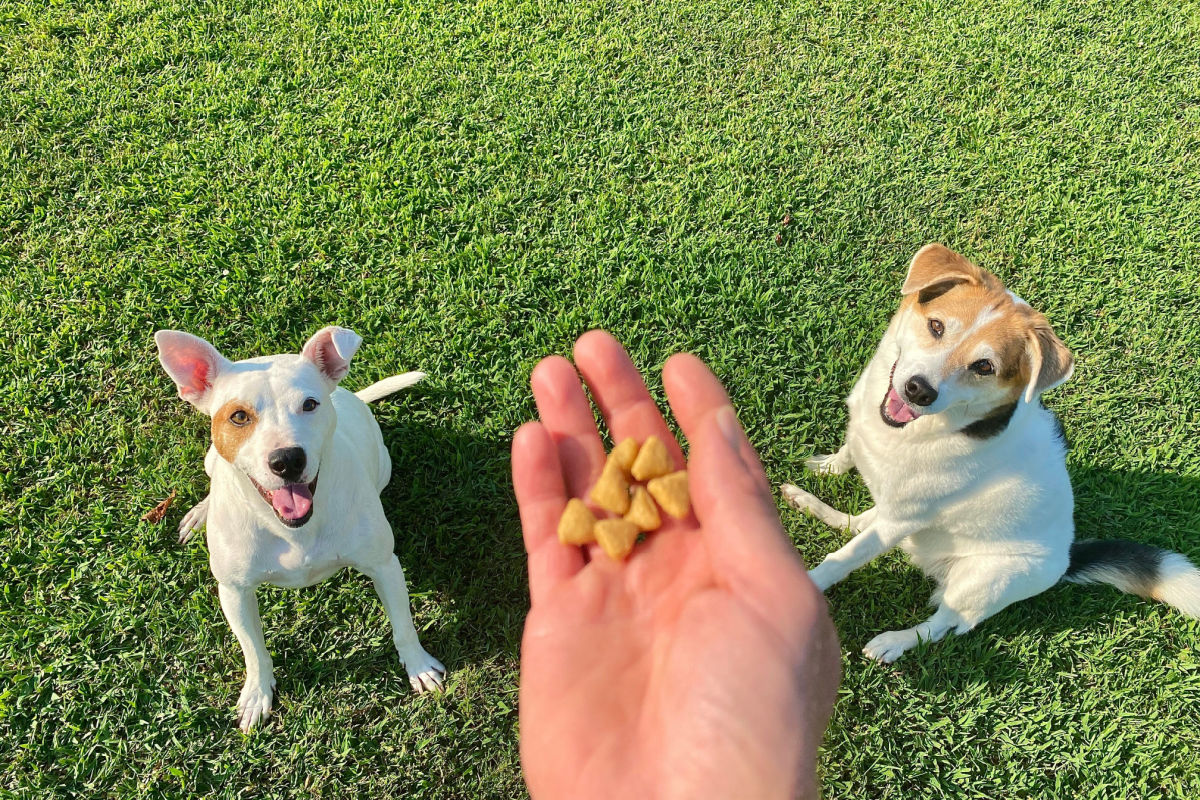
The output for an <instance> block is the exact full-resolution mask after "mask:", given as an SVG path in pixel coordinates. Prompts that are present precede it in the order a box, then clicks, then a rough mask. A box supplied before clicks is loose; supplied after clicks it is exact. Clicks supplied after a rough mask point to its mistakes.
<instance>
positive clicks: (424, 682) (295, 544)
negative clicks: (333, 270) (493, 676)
mask: <svg viewBox="0 0 1200 800" xmlns="http://www.w3.org/2000/svg"><path fill="white" fill-rule="evenodd" d="M156 339H157V341H158V343H159V351H160V358H161V359H162V361H163V364H164V366H165V367H166V369H167V372H168V373H169V374H170V375H171V377H172V378H173V379H174V380H175V381H176V384H177V385H178V386H179V388H180V394H181V396H183V397H184V398H185V399H188V400H189V401H190V402H192V403H194V404H195V405H196V406H197V408H200V409H201V410H204V411H205V412H206V413H208V414H210V415H211V414H213V413H215V412H216V410H218V409H220V408H221V407H222V406H223V404H224V403H226V402H227V401H229V400H233V399H236V400H240V401H242V402H243V403H247V404H250V405H252V406H253V408H254V409H255V411H256V412H257V414H258V422H257V423H256V424H255V428H254V430H253V433H252V434H251V435H250V437H249V439H248V440H247V441H246V442H245V444H243V445H242V447H241V448H240V449H239V450H238V453H237V457H236V458H235V459H234V462H233V463H231V462H229V461H226V460H225V459H224V458H222V457H221V455H220V454H219V453H218V452H217V450H216V448H215V447H214V446H210V447H209V450H208V453H207V455H206V456H205V459H204V468H205V472H207V473H208V475H209V477H210V478H211V479H212V484H211V490H210V493H209V495H208V496H207V497H205V498H204V499H203V500H202V501H200V503H198V504H197V505H196V506H195V507H194V508H192V509H191V510H190V511H189V512H188V513H187V514H186V515H185V516H184V519H183V522H182V523H181V524H180V539H181V541H186V540H187V539H188V538H189V537H190V536H191V534H192V533H193V532H194V531H196V530H198V529H199V528H200V527H201V526H204V525H205V524H206V523H207V529H208V530H207V534H208V547H209V565H210V567H211V568H212V573H213V576H214V577H215V578H216V579H217V581H218V584H219V585H218V589H219V592H218V593H219V596H220V601H221V609H222V610H223V611H224V613H225V617H226V619H227V620H228V621H229V626H230V627H231V628H232V629H233V632H234V635H235V636H236V637H237V639H238V643H239V644H240V645H241V648H242V652H243V654H244V655H245V658H246V673H247V674H246V684H245V686H244V687H243V689H242V692H241V696H240V697H239V699H238V717H239V726H240V727H241V728H242V730H244V731H248V730H250V729H251V728H253V727H254V726H255V725H257V724H258V723H259V722H260V721H261V720H262V719H264V718H265V717H266V716H267V715H269V714H270V712H271V707H272V689H273V688H274V686H275V678H274V674H273V670H272V663H271V656H270V654H269V653H268V652H267V649H266V645H265V643H264V639H263V631H262V623H261V621H260V619H259V615H258V603H257V600H256V599H255V590H256V588H257V587H258V586H259V585H260V584H263V583H269V584H273V585H275V586H286V587H293V588H299V587H303V586H310V585H312V584H314V583H318V582H320V581H323V580H325V579H326V578H328V577H330V576H331V575H333V574H334V573H336V572H338V571H340V570H341V569H342V568H344V567H354V568H355V569H357V570H359V571H360V572H362V573H364V574H365V575H367V576H368V577H370V578H371V579H372V580H373V581H374V583H375V589H376V591H377V592H378V593H379V597H380V599H381V600H382V601H383V605H384V608H385V610H386V611H387V615H388V618H389V620H390V621H391V624H392V639H393V642H394V643H395V646H396V650H397V652H398V653H399V655H400V659H401V660H402V661H403V662H404V666H405V668H406V669H407V671H408V676H409V681H410V683H411V684H412V687H413V688H414V689H415V690H416V691H418V692H420V691H425V690H428V689H435V688H441V686H442V682H443V676H444V674H445V671H446V669H445V667H443V666H442V664H441V663H440V662H439V661H438V660H437V659H436V658H434V657H433V656H431V655H430V654H429V653H427V652H425V649H424V648H423V647H422V646H421V643H420V641H419V640H418V638H417V632H416V630H415V628H414V627H413V622H412V617H411V614H410V612H409V601H408V589H407V587H406V586H405V580H404V572H403V570H402V569H401V567H400V562H399V561H398V560H397V558H396V556H395V554H394V553H393V547H394V545H395V542H394V539H393V536H392V529H391V526H390V525H389V524H388V521H387V518H386V517H385V516H384V513H383V506H382V504H381V503H380V501H379V493H380V491H381V490H382V489H383V488H384V486H386V485H387V483H388V480H389V478H390V476H391V459H390V457H389V455H388V451H387V448H386V447H385V446H384V442H383V436H382V435H381V433H380V431H379V425H378V424H377V423H376V422H375V418H374V417H373V416H372V414H371V412H370V410H369V409H368V408H367V406H366V403H365V402H363V398H362V397H359V396H355V395H354V394H352V393H351V392H349V391H347V390H345V389H342V388H340V387H338V386H337V381H338V380H340V379H341V377H342V376H343V375H345V373H346V370H347V369H348V366H349V361H350V358H351V357H352V356H353V353H354V350H356V349H357V347H358V344H359V342H360V341H361V339H359V338H358V336H357V334H355V333H354V332H353V331H349V330H347V329H345V328H325V329H323V330H322V331H320V332H318V333H317V334H316V335H314V336H313V338H312V339H310V340H309V343H308V344H307V345H305V350H304V355H278V356H269V357H262V358H252V359H248V360H246V361H238V362H236V363H231V362H229V361H228V360H226V359H225V358H223V357H222V356H220V354H219V353H217V352H216V350H215V349H213V348H212V347H211V345H208V343H207V342H204V341H203V340H202V339H197V338H196V337H192V336H189V335H188V334H181V333H179V332H175V331H160V332H159V334H158V335H157V336H156ZM209 351H211V352H209ZM421 377H424V376H423V375H422V374H421V373H408V374H406V375H397V376H394V377H392V378H388V379H385V380H383V381H380V382H379V383H377V384H375V385H373V386H371V387H368V388H367V389H364V390H362V391H361V392H360V393H359V394H360V395H365V397H366V398H367V399H377V398H380V397H383V396H385V395H387V394H390V393H391V392H392V391H396V390H397V389H400V388H403V387H404V386H409V385H411V384H413V383H416V382H417V381H418V380H420V378H421ZM308 398H312V399H315V400H317V401H318V402H319V406H317V408H316V409H315V410H313V411H310V412H305V411H304V410H303V408H302V407H303V404H304V401H305V400H306V399H308ZM279 447H303V448H304V450H305V452H306V454H307V463H308V466H307V467H306V469H305V473H304V476H303V477H302V478H301V481H299V482H305V483H307V482H311V481H312V480H313V479H318V482H317V487H316V491H315V492H314V494H313V505H312V516H311V518H310V519H309V520H308V522H307V523H305V524H304V525H302V526H300V527H295V528H293V527H288V526H286V525H284V524H283V523H282V522H281V521H280V519H279V518H278V517H277V516H276V514H275V512H274V510H273V509H272V507H271V505H270V504H269V503H268V502H267V501H266V500H264V498H263V497H262V496H261V495H260V494H259V492H258V490H257V489H255V487H254V486H253V484H252V483H251V482H250V480H249V478H248V476H253V477H254V479H255V480H257V481H258V482H259V483H260V484H262V485H263V486H264V487H265V488H267V489H275V488H277V487H279V486H281V485H283V482H282V480H281V479H280V478H278V477H277V476H276V475H274V474H273V473H272V472H271V470H270V469H269V467H268V465H267V461H266V459H267V454H268V453H270V452H271V451H272V450H273V449H275V448H279Z"/></svg>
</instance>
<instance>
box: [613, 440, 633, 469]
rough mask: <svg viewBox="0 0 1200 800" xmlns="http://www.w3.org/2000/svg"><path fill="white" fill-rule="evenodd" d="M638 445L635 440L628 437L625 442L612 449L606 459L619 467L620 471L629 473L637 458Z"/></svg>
mask: <svg viewBox="0 0 1200 800" xmlns="http://www.w3.org/2000/svg"><path fill="white" fill-rule="evenodd" d="M637 454H638V443H637V439H634V438H633V437H632V436H630V437H629V438H628V439H626V440H625V441H623V442H621V443H620V444H619V445H617V446H616V447H614V448H613V449H612V452H611V453H609V454H608V457H609V458H611V459H612V460H613V461H616V462H617V463H618V464H620V465H621V469H623V470H625V471H626V472H630V471H631V470H632V469H633V460H634V459H635V458H637Z"/></svg>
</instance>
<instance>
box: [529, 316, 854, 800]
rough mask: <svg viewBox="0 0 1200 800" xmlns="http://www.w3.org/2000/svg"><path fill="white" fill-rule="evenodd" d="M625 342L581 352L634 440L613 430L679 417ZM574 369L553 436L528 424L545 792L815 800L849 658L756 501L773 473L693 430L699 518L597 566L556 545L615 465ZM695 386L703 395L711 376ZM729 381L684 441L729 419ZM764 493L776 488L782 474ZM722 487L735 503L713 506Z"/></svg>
mask: <svg viewBox="0 0 1200 800" xmlns="http://www.w3.org/2000/svg"><path fill="white" fill-rule="evenodd" d="M590 336H600V335H597V334H592V335H590ZM585 339H586V337H585ZM610 342H611V344H612V345H615V342H612V340H611V339H607V340H600V341H598V342H593V345H594V347H595V349H596V350H597V351H598V352H597V353H589V352H588V348H585V347H583V345H584V340H581V343H580V347H579V348H577V358H578V359H579V361H580V365H581V368H582V369H583V370H584V372H585V375H587V374H588V373H589V372H592V373H607V377H608V378H609V382H608V384H607V389H604V388H601V387H600V386H599V385H598V384H599V383H600V380H599V377H603V376H599V377H597V379H593V376H592V375H588V377H589V383H590V384H592V388H593V392H594V394H595V395H596V397H597V402H598V403H599V404H600V405H601V407H602V410H605V412H606V413H605V416H606V417H607V418H608V419H609V421H610V425H614V423H615V425H614V427H618V426H619V427H622V428H624V430H621V431H617V430H614V434H616V435H617V436H624V435H635V436H638V437H639V438H644V436H645V435H648V434H649V433H658V434H659V435H660V436H661V435H663V433H665V432H666V427H665V423H663V421H662V418H661V416H659V415H658V413H657V410H656V409H654V407H653V403H652V402H650V403H647V402H646V401H648V400H649V396H648V394H644V393H645V387H644V385H643V384H642V383H641V380H640V377H636V387H632V388H633V389H634V391H628V390H629V389H630V388H631V387H630V386H629V378H630V372H631V371H632V370H633V367H632V364H628V359H627V358H625V359H624V362H625V363H622V362H621V358H620V356H623V355H624V353H623V351H621V350H620V348H619V346H616V347H615V350H614V349H613V346H610V344H609V343H610ZM581 351H582V352H581ZM589 356H590V357H589ZM563 364H566V362H565V361H561V360H559V361H557V362H554V361H551V362H550V363H549V364H548V365H547V366H546V368H545V369H543V367H539V370H541V372H540V374H539V373H535V377H534V388H535V394H536V395H537V396H538V405H539V410H540V411H541V414H542V417H543V420H544V423H545V428H546V429H547V430H536V431H534V430H530V431H529V432H526V431H525V429H523V430H522V432H521V433H519V434H518V437H517V441H514V476H515V479H516V483H517V492H518V499H520V500H521V504H522V519H523V522H524V524H525V527H526V540H527V545H529V550H530V581H531V593H532V595H533V607H532V609H531V611H530V614H529V617H528V619H527V621H526V627H525V636H524V640H523V644H522V670H521V749H522V759H523V761H524V765H525V771H526V778H527V781H528V783H529V787H530V791H531V792H532V793H533V794H534V796H535V797H569V798H586V797H593V796H594V797H601V796H604V797H612V796H623V797H638V798H642V797H647V798H648V797H656V796H659V797H668V796H673V797H721V796H725V797H735V796H741V797H751V796H752V797H771V796H776V795H778V796H796V795H797V794H808V793H810V792H811V791H813V787H812V786H811V780H810V779H811V773H812V766H811V760H812V751H815V746H816V743H817V742H819V739H820V734H821V732H822V731H823V728H824V724H825V722H826V721H827V719H828V711H829V705H830V702H829V701H827V699H826V697H825V695H828V696H829V700H830V701H831V696H832V689H833V688H834V687H835V686H836V680H837V666H836V649H831V648H830V647H829V641H830V639H831V638H832V637H831V636H830V635H829V631H828V630H824V631H821V633H822V634H823V635H822V636H817V637H815V639H814V636H813V631H814V630H818V629H820V628H821V625H822V624H825V626H826V628H828V624H827V621H825V618H824V610H823V606H822V605H821V603H820V600H819V595H818V594H817V593H816V592H815V590H813V589H812V587H811V585H810V584H808V583H807V577H806V575H805V573H804V569H803V565H802V564H801V563H800V562H799V559H798V558H797V557H796V556H795V553H794V551H793V550H792V548H791V546H790V544H789V543H787V542H786V539H783V537H782V532H781V530H780V529H779V522H778V517H777V515H776V514H775V510H774V506H773V503H771V504H770V506H769V508H763V507H762V506H763V502H762V501H763V498H762V497H761V496H760V497H749V496H744V495H745V493H746V492H747V491H748V489H752V488H755V487H754V484H755V478H760V479H761V478H762V476H761V468H759V467H757V460H756V459H755V460H754V461H753V467H754V469H746V467H748V466H749V465H747V463H746V461H747V454H746V453H745V452H741V453H739V452H738V449H737V448H731V447H730V446H729V442H728V440H729V438H730V437H728V436H724V437H722V436H721V435H720V434H719V433H718V432H717V430H716V428H715V427H713V428H712V435H710V436H707V437H706V436H704V435H703V434H701V433H700V432H699V431H688V434H689V437H690V438H692V439H693V463H692V465H691V472H690V479H691V483H692V485H693V495H694V496H697V495H698V498H697V499H698V505H697V508H696V515H697V516H689V518H688V519H685V520H681V521H674V520H669V521H668V522H667V523H666V524H665V525H664V526H663V528H661V529H660V530H659V531H656V532H654V533H652V534H650V535H649V539H648V540H647V541H646V542H644V543H642V544H639V545H638V547H637V548H636V550H635V552H634V554H633V556H632V557H631V558H630V560H629V561H628V562H627V563H624V564H617V563H614V562H612V561H610V560H609V559H608V558H607V557H606V556H603V555H602V554H599V552H598V551H596V552H592V553H591V555H592V558H591V560H590V561H587V562H585V561H584V558H583V553H582V551H580V550H578V549H576V548H566V547H563V546H561V545H559V544H558V543H557V542H556V541H553V530H552V526H550V525H548V523H550V522H552V521H556V519H557V517H556V513H557V511H561V508H562V503H563V502H565V495H566V493H567V492H568V490H569V491H570V493H571V494H578V495H582V494H583V491H582V488H583V487H585V486H587V485H590V482H591V480H592V479H594V477H595V474H596V472H597V470H598V465H599V464H600V463H602V459H603V450H602V448H601V447H600V445H599V439H598V437H597V436H596V431H595V427H594V424H593V422H592V419H591V414H590V409H587V418H586V423H585V421H584V418H583V416H582V413H583V411H584V408H583V407H586V403H587V401H586V398H584V397H583V396H582V391H581V390H580V389H579V386H578V380H577V378H574V377H573V376H574V370H573V369H571V371H570V376H571V378H572V380H573V381H574V384H575V385H574V389H575V391H576V392H578V396H575V395H574V394H573V393H572V392H570V391H564V387H563V386H562V383H563V379H564V378H566V377H568V376H567V374H566V373H565V372H564V371H563ZM696 364H698V362H696ZM567 366H568V367H569V365H567ZM687 366H688V367H689V368H691V369H693V371H694V366H695V365H693V364H689V365H687ZM704 372H705V373H706V374H708V373H707V370H704ZM632 375H633V376H636V371H633V372H632ZM708 375H709V378H710V379H711V374H708ZM686 377H688V378H689V380H691V381H692V382H693V383H694V381H695V376H694V375H690V374H689V375H687V376H686ZM711 381H712V383H713V384H715V379H711ZM547 384H549V385H547ZM614 384H615V385H616V388H617V389H618V390H620V389H621V388H622V387H624V389H625V390H626V391H625V392H624V394H622V392H621V391H614ZM715 386H716V390H717V392H716V394H713V392H712V391H711V389H712V387H711V386H708V387H705V386H702V387H701V388H704V389H706V390H708V391H702V392H699V393H698V395H697V396H694V397H691V398H690V399H689V398H686V397H684V398H680V399H679V400H678V402H677V399H676V398H675V397H674V396H673V397H672V404H673V406H677V407H676V412H677V415H678V416H679V417H680V420H681V423H683V424H684V426H685V430H687V428H688V427H689V425H688V423H689V422H693V423H694V422H696V421H697V420H696V419H695V418H696V417H697V416H703V415H704V412H705V411H708V412H712V411H714V409H718V408H723V407H727V403H728V401H727V399H725V396H724V393H723V391H721V390H720V387H719V384H715ZM670 389H671V386H670V383H668V391H669V393H671V392H670ZM638 390H640V393H641V394H644V397H643V396H641V394H639V392H638ZM677 393H678V392H676V393H672V394H677ZM684 394H687V393H686V392H684ZM622 397H623V398H624V399H623V400H622ZM564 400H566V401H567V402H565V403H564V402H563V401H564ZM630 400H633V401H634V402H633V403H632V406H633V409H634V410H632V411H630V410H629V407H630V402H629V401H630ZM722 400H723V401H724V402H720V401H722ZM580 401H582V404H583V407H581V406H580ZM622 402H623V403H624V405H625V406H626V410H625V412H624V413H623V411H622V409H621V408H620V407H619V406H620V405H621V404H622ZM706 403H707V406H706V405H705V404H706ZM680 405H682V406H683V407H684V408H679V407H678V406H680ZM606 406H607V408H606ZM685 408H686V409H687V410H686V411H685V410H684V409H685ZM730 413H731V412H730ZM708 416H709V417H711V416H712V414H711V413H709V414H708ZM711 421H712V420H711V419H710V420H709V422H711ZM585 425H586V428H587V430H584V427H585ZM693 427H694V426H693ZM710 427H711V426H710ZM739 433H740V432H739ZM667 435H669V433H668V434H667ZM593 439H594V441H593ZM671 441H672V442H673V438H672V439H671ZM518 442H520V445H521V447H522V448H523V449H524V450H525V453H524V455H523V456H522V455H519V453H518ZM722 442H723V443H725V445H726V449H725V451H724V452H719V447H720V445H721V443H722ZM735 444H736V443H735ZM714 445H715V446H714ZM744 449H746V450H748V443H745V447H744ZM697 453H700V455H699V456H698V457H697ZM706 454H708V455H707V457H706ZM731 454H732V455H731ZM676 457H677V461H678V462H679V463H680V464H681V463H682V455H681V454H679V453H678V452H677V453H676ZM749 457H750V458H753V452H752V451H749ZM552 462H553V463H552ZM551 467H553V469H550V468H551ZM755 469H757V473H758V474H757V476H756V475H754V474H753V473H754V471H755ZM731 470H732V471H739V470H740V472H743V473H750V474H746V475H743V474H738V475H731V474H730V471H731ZM555 473H558V474H555ZM758 484H759V486H758V487H757V488H759V489H761V490H763V491H765V486H766V484H765V479H761V480H759V481H758ZM705 487H708V490H709V491H710V492H711V494H714V495H718V496H719V498H718V500H720V499H721V498H724V500H726V501H729V502H720V501H718V502H716V503H714V502H711V500H706V499H705V494H704V492H705ZM698 488H699V492H698ZM739 492H741V494H739ZM760 493H761V492H760ZM766 499H767V501H768V502H769V500H770V498H769V494H768V495H767V498H766ZM551 508H556V509H557V511H552V510H551ZM701 519H703V520H704V522H701V521H700V520H701ZM714 525H717V526H722V527H724V528H728V527H730V526H731V525H736V526H737V527H738V528H739V529H744V528H747V527H749V528H752V529H762V528H764V527H765V528H766V529H767V530H766V531H765V534H766V536H765V538H764V536H763V534H764V531H762V530H753V531H751V532H750V535H749V536H747V537H746V538H745V540H735V542H734V543H733V544H732V545H731V544H730V541H729V537H727V536H725V535H724V533H725V531H713V530H710V529H709V528H711V527H712V526H714ZM531 529H532V530H531ZM547 529H549V530H547ZM531 532H532V533H533V536H532V537H531ZM742 532H743V531H741V530H739V531H738V534H740V533H742ZM547 533H549V539H550V540H549V541H546V539H547ZM735 535H736V534H735ZM772 535H773V536H774V537H775V538H774V539H771V538H770V537H771V536H772ZM531 538H532V541H531ZM771 542H774V544H773V545H770V546H765V549H762V550H761V552H759V553H758V554H757V558H756V555H755V553H753V552H750V553H747V552H746V551H747V550H748V549H750V548H747V547H746V546H745V545H746V544H747V543H749V544H751V545H753V546H757V547H760V548H762V547H763V546H764V543H766V544H770V543H771ZM739 545H740V546H739ZM739 559H740V562H741V563H736V562H738V561H739ZM731 561H732V562H735V563H730V562H731ZM539 573H544V575H542V574H539ZM536 584H542V585H541V586H538V585H536ZM778 620H783V621H784V622H783V624H780V622H779V621H778ZM814 641H816V643H817V645H818V646H816V647H814ZM831 657H832V659H833V663H832V665H831ZM810 673H815V674H816V679H815V680H813V679H812V678H813V675H811V674H810ZM806 680H807V681H808V683H811V684H815V685H805V683H806ZM814 698H815V701H814ZM814 731H815V733H814ZM781 743H783V746H782V747H781V746H780V744H781Z"/></svg>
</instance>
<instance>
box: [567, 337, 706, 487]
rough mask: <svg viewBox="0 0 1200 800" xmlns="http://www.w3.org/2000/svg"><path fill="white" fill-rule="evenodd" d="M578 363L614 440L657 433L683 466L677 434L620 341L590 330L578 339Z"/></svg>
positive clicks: (576, 355) (677, 466) (676, 462)
mask: <svg viewBox="0 0 1200 800" xmlns="http://www.w3.org/2000/svg"><path fill="white" fill-rule="evenodd" d="M575 363H576V364H578V365H579V371H580V372H582V373H583V377H584V379H586V380H587V384H588V388H589V389H591V390H592V397H593V398H594V399H595V400H596V405H597V406H598V407H599V408H600V413H601V414H603V415H604V422H605V424H606V425H607V426H608V430H609V432H610V433H611V434H612V440H613V442H615V443H620V441H621V440H622V439H625V438H627V437H630V436H632V437H633V438H634V439H637V440H638V441H639V442H642V441H644V440H645V439H647V438H648V437H650V436H651V435H653V436H657V437H658V438H659V439H661V440H662V441H663V443H664V444H666V446H667V451H668V452H669V453H670V454H671V458H672V460H673V461H674V462H675V468H676V469H683V466H684V461H683V452H682V451H681V450H680V449H679V443H678V442H676V440H675V434H673V433H671V429H670V428H668V427H667V423H666V421H665V420H664V419H663V415H662V412H661V411H660V410H659V408H658V404H657V403H655V402H654V398H653V397H651V396H650V392H649V390H647V389H646V382H645V381H644V380H642V374H641V373H640V372H638V369H637V367H635V366H634V365H633V362H632V361H630V359H629V354H628V353H626V352H625V348H623V347H621V344H620V342H618V341H617V340H616V339H614V338H613V337H612V335H611V334H609V333H608V332H607V331H600V330H595V331H588V332H587V333H585V334H584V335H583V336H580V337H579V341H577V342H576V343H575Z"/></svg>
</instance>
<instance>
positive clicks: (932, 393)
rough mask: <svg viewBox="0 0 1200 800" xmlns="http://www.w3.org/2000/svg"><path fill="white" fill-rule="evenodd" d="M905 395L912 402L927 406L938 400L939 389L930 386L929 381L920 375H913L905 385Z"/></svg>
mask: <svg viewBox="0 0 1200 800" xmlns="http://www.w3.org/2000/svg"><path fill="white" fill-rule="evenodd" d="M904 394H905V396H906V397H908V399H909V401H910V402H913V403H916V404H917V405H919V406H927V405H929V404H930V403H932V402H933V401H934V400H937V389H935V388H933V387H932V386H930V385H929V381H927V380H925V379H924V378H922V377H921V376H920V375H913V376H912V377H911V378H909V379H908V381H907V382H906V383H905V384H904Z"/></svg>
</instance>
